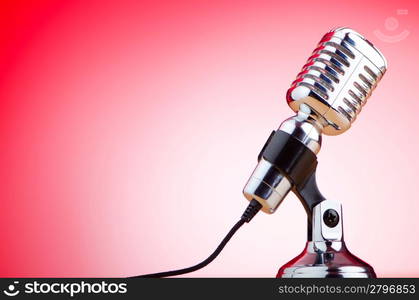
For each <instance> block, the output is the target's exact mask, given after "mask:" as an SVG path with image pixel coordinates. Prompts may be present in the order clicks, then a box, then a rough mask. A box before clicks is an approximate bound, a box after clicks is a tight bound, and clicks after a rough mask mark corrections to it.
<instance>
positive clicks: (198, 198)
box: [0, 0, 419, 277]
mask: <svg viewBox="0 0 419 300" xmlns="http://www.w3.org/2000/svg"><path fill="white" fill-rule="evenodd" d="M418 6H419V5H418V2H417V1H405V2H403V1H352V2H351V3H345V2H342V1H339V2H337V1H334V2H333V1H298V2H296V1H288V2H285V1H180V2H175V1H52V0H51V1H48V0H44V1H4V0H2V1H1V4H0V45H1V47H0V105H1V106H0V197H1V198H0V199H1V209H0V230H1V235H0V236H1V244H2V246H1V247H0V276H3V277H6V276H16V277H18V276H49V277H55V276H57V277H58V276H69V277H73V276H101V277H102V276H103V277H105V276H131V275H135V274H141V273H148V272H156V271H162V270H167V269H173V268H178V267H185V266H189V265H192V264H195V263H197V262H198V261H200V260H202V259H203V258H205V257H206V256H207V255H208V254H209V253H210V252H211V251H212V250H213V249H214V247H215V246H216V245H217V244H218V242H219V241H220V239H221V238H222V237H223V236H224V235H225V233H226V232H227V231H228V229H229V228H230V227H231V226H232V225H233V223H234V222H235V221H236V219H237V218H238V217H239V216H240V214H241V212H242V210H243V209H244V208H245V206H246V205H247V202H246V201H245V200H244V198H243V196H242V194H241V190H242V188H243V186H244V184H245V182H246V180H247V179H248V176H249V175H250V173H251V171H252V170H253V168H254V166H255V164H256V156H257V154H258V153H259V150H260V148H261V147H262V145H263V143H264V142H265V140H266V139H267V137H268V135H269V133H270V132H271V130H273V129H275V128H277V127H278V126H279V124H280V122H281V121H282V120H284V119H285V118H288V117H290V116H291V115H292V112H291V110H290V109H289V108H288V106H287V105H286V102H285V92H286V90H287V88H288V87H289V85H290V83H291V81H292V80H293V79H294V78H295V76H296V74H297V73H298V72H299V69H300V68H301V67H302V65H303V64H304V63H305V61H306V59H307V58H308V56H309V55H310V53H311V51H312V50H313V49H314V47H315V46H316V44H317V42H318V41H319V39H320V38H321V36H322V35H323V34H324V33H325V32H326V31H327V30H329V29H330V28H332V27H335V26H342V25H345V26H350V27H353V28H354V29H356V30H358V31H360V32H361V33H362V34H364V35H365V36H367V37H368V38H369V39H370V40H371V41H372V42H374V43H375V44H376V45H377V47H378V48H379V49H380V50H382V52H383V53H384V54H385V56H386V57H387V59H388V62H389V70H388V72H387V74H386V76H384V79H383V80H382V82H381V83H380V85H379V87H378V88H377V90H376V91H375V93H374V94H373V96H372V97H371V99H370V100H369V103H368V104H367V105H366V107H365V108H364V110H363V112H362V113H361V115H360V116H359V117H358V119H357V121H356V122H355V123H354V125H353V128H352V129H351V130H349V131H348V132H347V133H345V134H343V135H341V136H337V137H327V136H326V137H325V138H324V140H323V148H322V150H321V152H320V154H319V168H318V183H319V186H320V188H321V190H322V191H323V193H324V194H325V196H326V197H328V198H329V199H333V200H338V201H341V202H342V203H343V205H344V219H345V223H344V226H345V238H346V242H347V245H348V247H349V249H350V250H351V251H352V252H353V253H355V254H356V255H358V256H359V257H361V258H362V259H364V260H366V261H367V262H369V263H370V264H372V265H373V266H374V267H375V269H376V272H377V274H378V275H379V276H382V277H389V276H402V277H404V276H419V258H418V254H417V253H418V248H419V235H418V232H417V230H418V226H419V204H418V202H419V201H418V200H419V196H418V193H417V187H418V186H419V180H418V179H419V176H418V174H417V170H418V168H419V159H418V153H419V143H418V132H419V122H418V116H417V111H418V110H419V102H418V99H417V94H416V93H415V89H414V88H415V86H416V87H417V86H418V83H419V82H418V75H417V67H418V50H419V35H418V28H419V11H418V9H419V7H418ZM397 9H407V10H408V14H407V15H397ZM388 17H396V18H397V20H398V21H399V27H398V28H397V29H396V30H394V32H388V30H387V31H386V28H385V23H384V22H385V20H386V19H387V18H388ZM377 29H379V30H381V31H382V32H383V33H386V34H397V33H398V32H399V31H402V30H409V31H410V35H409V36H408V37H407V38H406V39H404V40H401V41H399V42H397V43H387V42H385V41H383V40H380V39H379V38H377V36H376V35H375V34H374V31H375V30H377ZM305 230H306V221H305V212H304V210H303V208H302V206H301V204H300V203H299V202H298V200H297V198H296V197H295V196H293V195H289V196H288V197H287V199H286V200H285V201H284V202H283V204H282V206H281V207H280V208H279V209H278V211H277V213H275V214H274V215H270V216H268V215H264V214H260V215H258V216H257V217H256V218H255V219H254V220H253V221H252V223H251V224H249V225H246V226H244V228H242V230H241V231H240V232H238V234H237V236H236V237H235V238H234V239H233V240H232V241H231V243H230V244H229V245H228V246H227V247H226V249H225V250H224V252H223V253H222V254H221V255H220V257H219V258H218V259H217V260H216V261H215V262H214V263H212V264H211V265H209V266H208V267H207V268H205V269H203V270H201V271H199V272H196V273H193V274H190V275H188V276H199V277H204V276H220V277H229V276H239V277H252V276H254V277H258V276H261V277H273V276H275V275H276V272H277V270H278V268H279V267H280V266H281V265H282V264H284V263H285V262H287V261H288V260H290V259H291V258H293V257H294V256H296V255H297V254H299V253H300V251H301V250H302V249H303V246H304V243H305ZM255 253H256V255H257V257H258V259H255Z"/></svg>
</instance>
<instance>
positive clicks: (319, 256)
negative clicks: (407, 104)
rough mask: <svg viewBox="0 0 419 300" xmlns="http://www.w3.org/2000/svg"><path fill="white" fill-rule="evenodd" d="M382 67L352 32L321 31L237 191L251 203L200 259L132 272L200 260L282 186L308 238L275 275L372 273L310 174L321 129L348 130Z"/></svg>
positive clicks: (270, 207)
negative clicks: (302, 217)
mask: <svg viewBox="0 0 419 300" xmlns="http://www.w3.org/2000/svg"><path fill="white" fill-rule="evenodd" d="M386 69H387V62H386V60H385V58H384V56H383V55H382V54H381V53H380V52H379V51H378V50H377V49H376V48H375V47H374V46H373V45H372V44H371V43H370V42H369V41H368V40H366V39H365V38H364V37H363V36H362V35H360V34H359V33H357V32H356V31H354V30H352V29H350V28H337V29H333V30H331V31H330V32H328V33H327V34H325V35H324V36H323V38H322V39H321V40H320V42H319V44H318V45H317V47H316V49H315V50H314V51H313V53H312V55H311V56H310V57H309V59H308V61H307V63H306V64H305V65H304V66H303V68H302V70H301V72H300V73H299V74H298V75H297V78H296V80H295V81H294V82H293V83H292V85H291V88H290V89H289V90H288V92H287V97H286V98H287V102H288V105H289V106H290V107H291V109H292V110H293V111H294V112H296V115H295V116H294V117H291V118H289V119H287V120H285V121H284V122H283V123H282V124H281V125H280V127H279V129H278V130H276V131H273V132H272V134H271V135H270V137H269V138H268V140H267V142H266V143H265V145H264V147H263V148H262V151H261V152H260V154H259V156H258V164H257V166H256V168H255V170H254V171H253V173H252V175H251V176H250V179H249V180H248V182H247V184H246V186H245V187H244V189H243V194H244V196H245V197H246V198H247V199H248V200H249V201H250V204H249V206H248V208H247V209H246V211H245V213H244V214H243V216H242V218H241V219H240V220H239V222H237V223H236V225H235V226H234V227H233V228H232V230H231V231H230V232H229V234H228V235H227V236H226V238H225V239H224V240H223V241H222V242H221V244H220V245H219V247H218V248H217V249H216V250H215V251H214V253H213V254H212V255H211V256H210V257H208V258H207V259H206V260H204V261H203V262H202V263H200V264H197V265H195V266H193V267H190V268H185V269H181V270H175V271H169V272H161V273H155V274H148V275H142V276H139V277H166V276H174V275H180V274H185V273H188V272H192V271H195V270H198V269H200V268H202V267H204V266H206V265H207V264H208V263H210V262H211V261H212V260H213V259H215V257H216V256H217V255H218V254H219V253H220V252H221V250H222V249H223V247H224V246H225V245H226V243H227V242H228V240H229V239H230V238H231V236H232V235H233V234H234V233H235V232H236V231H237V230H238V229H239V228H240V227H241V226H242V225H243V224H244V223H245V222H249V221H250V220H251V219H252V218H253V216H254V215H255V214H256V213H257V212H258V211H259V210H262V211H263V212H265V213H268V214H271V213H273V212H275V210H276V209H277V208H278V206H279V205H280V204H281V202H282V201H283V199H284V198H285V197H286V195H287V194H288V192H289V191H293V192H294V193H295V194H296V195H297V197H298V198H299V199H300V201H301V203H302V204H303V206H304V208H305V210H306V212H307V220H308V222H307V223H308V226H307V231H308V234H307V239H308V241H307V244H306V247H305V249H304V251H303V252H302V253H301V254H300V255H298V256H297V257H296V258H294V259H293V260H291V261H290V262H289V263H287V264H286V265H284V266H283V267H281V268H280V269H279V272H278V274H277V277H376V275H375V272H374V270H373V268H372V267H371V266H369V265H368V264H367V263H365V262H363V261H362V260H360V259H359V258H357V257H356V256H354V255H352V254H351V253H350V252H349V251H348V250H347V248H346V246H345V243H344V241H343V227H342V208H341V205H340V204H339V203H338V202H336V201H332V200H327V199H326V198H325V197H323V196H322V194H321V193H320V191H319V189H318V187H317V184H316V178H315V173H316V168H317V157H316V154H317V153H318V152H319V151H320V147H321V140H322V134H326V135H338V134H341V133H343V132H345V131H346V130H348V129H349V128H350V126H351V124H352V123H353V122H354V121H355V119H356V117H357V116H358V114H359V113H360V111H361V109H362V107H363V106H364V105H365V103H366V101H367V99H368V98H369V97H370V95H371V92H372V91H373V89H374V88H375V87H376V85H377V83H378V82H379V80H380V79H381V78H382V76H383V75H384V73H385V71H386Z"/></svg>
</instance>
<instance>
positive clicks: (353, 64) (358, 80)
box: [287, 28, 387, 135]
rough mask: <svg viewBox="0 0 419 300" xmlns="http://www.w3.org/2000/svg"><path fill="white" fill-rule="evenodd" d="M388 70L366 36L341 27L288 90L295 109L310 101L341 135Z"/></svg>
mask: <svg viewBox="0 0 419 300" xmlns="http://www.w3.org/2000/svg"><path fill="white" fill-rule="evenodd" d="M386 69H387V62H386V59H385V58H384V56H383V55H382V54H381V53H380V51H379V50H378V49H376V48H375V47H374V46H373V45H372V44H371V43H370V42H369V41H368V40H366V39H365V38H364V37H363V36H362V35H360V34H359V33H357V32H355V31H354V30H352V29H349V28H337V29H334V30H332V31H330V32H328V33H327V34H326V35H324V36H323V38H322V39H321V40H320V42H319V44H318V45H317V48H316V49H315V50H314V51H313V53H312V55H311V56H310V57H309V59H308V61H307V63H306V64H305V65H304V66H303V68H302V70H301V72H300V73H299V74H298V75H297V78H296V80H295V81H294V82H293V83H292V85H291V88H290V89H289V90H288V92H287V102H288V105H289V106H290V107H291V108H292V109H293V110H294V111H295V112H298V111H299V110H300V106H301V104H306V105H307V106H308V107H309V108H310V109H311V111H312V113H313V115H314V117H315V118H318V119H319V122H320V123H321V124H322V125H323V130H322V132H323V133H325V134H327V135H338V134H341V133H343V132H345V131H346V130H347V129H349V127H350V126H351V124H352V123H353V122H354V121H355V119H356V117H357V115H358V114H359V113H360V111H361V108H362V107H363V106H364V105H365V103H366V101H367V99H368V98H369V96H370V95H371V92H372V91H373V90H374V88H375V87H376V85H377V83H378V82H379V81H380V79H381V78H382V76H383V75H384V73H385V71H386Z"/></svg>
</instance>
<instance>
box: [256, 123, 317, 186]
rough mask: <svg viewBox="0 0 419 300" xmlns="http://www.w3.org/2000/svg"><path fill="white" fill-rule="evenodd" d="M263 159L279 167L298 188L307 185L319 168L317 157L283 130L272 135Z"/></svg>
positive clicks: (264, 149)
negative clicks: (307, 181)
mask: <svg viewBox="0 0 419 300" xmlns="http://www.w3.org/2000/svg"><path fill="white" fill-rule="evenodd" d="M261 157H263V158H264V159H265V160H267V161H269V162H270V163H271V164H273V165H274V166H275V167H277V168H278V169H279V170H280V171H281V173H282V174H284V175H285V176H287V177H288V178H289V179H290V181H291V183H292V184H293V185H294V186H296V187H297V188H298V187H300V186H301V185H303V184H304V183H305V181H306V180H307V179H308V177H309V176H310V175H311V174H312V173H313V171H314V170H315V169H316V166H317V157H316V155H315V154H314V153H313V152H312V151H311V150H310V149H309V148H307V147H306V146H305V145H304V144H303V143H301V142H300V141H299V140H297V139H296V138H294V137H293V136H291V135H289V134H288V133H286V132H284V131H281V130H277V131H273V132H272V133H271V135H270V136H269V138H268V140H267V141H266V143H265V145H264V146H263V148H262V151H261V152H260V154H259V156H258V159H259V160H260V159H261Z"/></svg>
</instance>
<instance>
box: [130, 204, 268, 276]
mask: <svg viewBox="0 0 419 300" xmlns="http://www.w3.org/2000/svg"><path fill="white" fill-rule="evenodd" d="M261 208H262V205H261V204H260V203H259V202H258V201H256V200H252V201H250V203H249V205H248V206H247V208H246V210H245V211H244V213H243V215H242V217H241V218H240V220H239V221H238V222H237V223H236V224H235V225H234V226H233V228H231V229H230V231H229V232H228V233H227V235H226V236H225V237H224V239H223V240H222V241H221V243H220V244H219V245H218V247H217V248H216V249H215V251H214V252H213V253H212V254H211V255H210V256H208V258H207V259H205V260H204V261H202V262H200V263H199V264H197V265H194V266H192V267H189V268H184V269H179V270H173V271H166V272H160V273H153V274H146V275H139V276H134V277H132V278H161V277H170V276H177V275H182V274H186V273H191V272H195V271H196V270H199V269H202V268H203V267H205V266H206V265H208V264H209V263H211V262H212V261H213V260H214V259H215V258H216V257H217V256H218V254H220V252H221V251H222V250H223V249H224V247H225V245H226V244H227V243H228V241H229V240H230V239H231V237H232V236H233V235H234V234H235V233H236V231H237V230H239V228H240V227H241V226H242V225H243V224H244V223H249V222H250V220H252V218H253V217H254V216H255V215H256V214H257V213H258V212H259V210H260V209H261Z"/></svg>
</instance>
